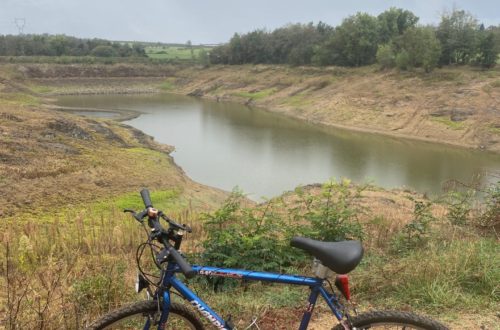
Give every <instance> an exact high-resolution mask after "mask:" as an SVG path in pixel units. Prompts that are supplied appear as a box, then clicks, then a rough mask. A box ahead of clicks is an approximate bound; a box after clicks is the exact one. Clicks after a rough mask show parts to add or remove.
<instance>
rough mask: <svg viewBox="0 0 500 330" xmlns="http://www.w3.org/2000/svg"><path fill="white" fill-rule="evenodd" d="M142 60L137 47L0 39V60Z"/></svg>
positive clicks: (58, 38) (46, 38) (65, 39)
mask: <svg viewBox="0 0 500 330" xmlns="http://www.w3.org/2000/svg"><path fill="white" fill-rule="evenodd" d="M89 55H90V56H98V57H129V56H140V57H143V56H146V52H145V51H144V47H143V46H142V45H141V44H139V43H133V44H129V43H122V42H111V41H108V40H102V39H80V38H75V37H69V36H65V35H48V34H42V35H18V36H14V35H0V56H89Z"/></svg>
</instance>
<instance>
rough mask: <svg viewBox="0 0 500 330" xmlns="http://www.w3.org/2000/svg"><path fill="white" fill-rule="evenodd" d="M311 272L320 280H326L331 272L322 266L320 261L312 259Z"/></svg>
mask: <svg viewBox="0 0 500 330" xmlns="http://www.w3.org/2000/svg"><path fill="white" fill-rule="evenodd" d="M312 271H313V273H314V275H315V276H316V277H317V278H321V279H325V278H327V277H328V276H330V275H331V273H332V271H331V270H330V269H329V268H328V267H325V266H323V264H322V263H321V261H320V260H318V259H316V258H314V260H313V267H312Z"/></svg>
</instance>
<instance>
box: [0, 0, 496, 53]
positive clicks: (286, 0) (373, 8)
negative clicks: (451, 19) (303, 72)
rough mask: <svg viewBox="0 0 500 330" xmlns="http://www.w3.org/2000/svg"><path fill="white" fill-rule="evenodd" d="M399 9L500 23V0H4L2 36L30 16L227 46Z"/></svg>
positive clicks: (110, 35)
mask: <svg viewBox="0 0 500 330" xmlns="http://www.w3.org/2000/svg"><path fill="white" fill-rule="evenodd" d="M391 6H395V7H400V8H405V9H409V10H411V11H412V12H413V13H415V14H416V15H417V16H419V17H420V22H421V23H424V24H427V23H437V22H439V16H440V14H441V13H442V12H443V10H446V9H447V10H450V9H451V8H453V6H456V7H458V8H460V9H465V10H467V11H469V12H471V13H472V14H474V15H475V16H476V17H477V18H478V19H479V21H481V22H483V23H484V24H485V25H486V26H488V25H498V24H500V0H475V1H471V0H450V1H448V0H400V1H395V0H363V1H361V0H301V1H295V0H251V1H239V0H0V34H17V33H18V28H17V27H16V24H15V23H14V20H15V19H16V18H24V19H25V26H24V33H50V34H58V33H61V34H66V35H72V36H77V37H85V38H94V37H95V38H104V39H111V40H140V41H161V42H179V43H185V42H186V41H187V40H191V41H192V43H193V44H199V43H221V42H226V41H228V40H229V38H230V37H231V36H232V35H233V34H234V32H249V31H251V30H254V29H260V28H267V29H271V30H272V29H274V28H277V27H280V26H283V25H285V24H287V23H298V22H300V23H307V22H311V21H312V22H314V23H317V22H318V21H323V22H326V23H328V24H330V25H338V24H339V23H340V22H341V21H342V19H343V18H345V17H347V16H349V15H352V14H354V13H356V12H358V11H362V12H367V13H370V14H372V15H377V14H379V13H380V12H382V11H384V10H386V9H388V8H390V7H391ZM18 23H21V21H20V20H18Z"/></svg>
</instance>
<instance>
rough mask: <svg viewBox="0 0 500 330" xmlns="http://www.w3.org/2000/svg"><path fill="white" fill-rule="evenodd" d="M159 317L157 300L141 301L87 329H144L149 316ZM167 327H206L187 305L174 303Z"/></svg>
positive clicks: (110, 314) (200, 328)
mask: <svg viewBox="0 0 500 330" xmlns="http://www.w3.org/2000/svg"><path fill="white" fill-rule="evenodd" d="M155 316H156V319H158V318H159V311H158V302H157V301H155V300H146V301H139V302H136V303H133V304H130V305H127V306H124V307H121V308H119V309H116V310H114V311H112V312H109V313H108V314H106V315H104V316H103V317H101V318H100V319H99V320H97V321H94V322H93V323H92V324H91V325H89V326H88V327H87V328H86V329H87V330H101V329H121V330H123V329H143V327H144V325H145V323H146V321H147V320H148V318H150V319H151V318H152V319H155ZM156 328H157V325H153V324H152V325H151V329H156ZM165 329H175V330H177V329H179V330H184V329H192V330H203V329H205V327H204V326H203V323H202V322H201V320H200V319H199V318H198V317H197V316H196V315H195V314H194V313H193V312H192V311H191V310H190V309H188V308H187V307H186V306H184V305H181V304H178V303H172V304H171V305H170V312H169V316H168V321H167V326H166V328H165Z"/></svg>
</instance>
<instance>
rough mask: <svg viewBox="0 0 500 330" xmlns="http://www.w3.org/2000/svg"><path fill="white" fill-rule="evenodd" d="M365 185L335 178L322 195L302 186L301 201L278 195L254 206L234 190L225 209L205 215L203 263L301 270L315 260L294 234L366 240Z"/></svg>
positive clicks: (278, 269) (234, 266)
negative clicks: (361, 218) (294, 242)
mask: <svg viewBox="0 0 500 330" xmlns="http://www.w3.org/2000/svg"><path fill="white" fill-rule="evenodd" d="M362 189H363V188H362V187H361V188H359V187H358V188H353V187H352V186H351V185H350V183H349V182H348V181H343V182H341V183H336V182H329V183H327V184H325V185H324V186H323V189H322V193H321V194H314V193H306V192H304V190H303V189H301V188H299V189H297V190H296V192H297V193H298V196H299V200H298V201H295V202H293V203H286V202H285V201H284V200H280V199H276V200H272V201H270V202H268V203H266V204H264V205H261V206H258V207H254V208H245V207H242V205H241V204H242V201H243V195H242V194H241V192H238V191H234V192H233V193H232V194H231V196H230V197H229V198H228V199H227V200H226V202H225V203H224V205H223V206H222V207H221V208H220V209H218V210H216V211H215V212H213V213H211V214H206V215H205V223H204V229H205V233H206V235H207V236H206V239H205V240H204V241H203V248H204V251H203V253H202V254H201V258H202V262H204V263H207V264H209V265H212V266H219V267H231V268H247V269H255V270H265V271H286V270H289V269H296V268H297V267H300V266H302V265H304V263H305V262H307V261H308V260H310V258H309V257H307V256H306V255H305V254H304V253H302V252H301V251H300V250H298V249H293V248H291V247H290V245H289V244H290V243H289V242H290V238H292V237H293V236H306V237H311V238H314V239H319V240H324V241H338V240H345V239H348V238H358V239H359V238H362V235H363V231H362V227H361V225H360V224H359V222H358V221H357V214H358V213H359V212H360V210H359V208H357V207H355V206H354V201H355V199H356V198H358V197H359V194H360V192H361V191H362Z"/></svg>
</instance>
